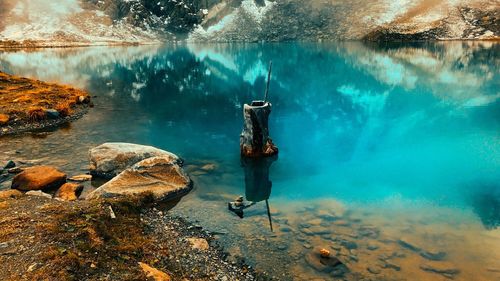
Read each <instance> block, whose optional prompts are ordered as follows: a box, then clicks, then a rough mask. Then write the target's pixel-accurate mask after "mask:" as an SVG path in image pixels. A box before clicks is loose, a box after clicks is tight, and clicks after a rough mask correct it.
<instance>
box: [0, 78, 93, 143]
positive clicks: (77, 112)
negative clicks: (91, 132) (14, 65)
mask: <svg viewBox="0 0 500 281" xmlns="http://www.w3.org/2000/svg"><path fill="white" fill-rule="evenodd" d="M92 106H93V104H92V102H91V101H90V96H89V94H88V93H86V92H85V91H82V90H79V89H75V88H72V87H70V86H65V85H59V84H54V83H46V82H43V81H39V80H35V79H29V78H23V77H18V76H14V75H10V74H7V73H4V72H1V71H0V136H2V135H7V134H15V133H20V132H24V131H33V130H37V129H42V128H46V127H54V126H57V125H60V124H62V123H66V122H68V121H71V120H73V119H76V118H79V117H81V116H82V115H83V114H84V113H86V112H87V109H88V108H89V107H92Z"/></svg>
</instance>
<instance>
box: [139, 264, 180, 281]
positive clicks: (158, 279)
mask: <svg viewBox="0 0 500 281" xmlns="http://www.w3.org/2000/svg"><path fill="white" fill-rule="evenodd" d="M139 266H140V267H141V268H142V271H144V273H145V274H146V277H148V278H152V279H153V280H154V281H171V280H172V279H171V278H170V276H169V275H168V274H166V273H165V272H163V271H160V270H158V269H156V268H154V267H151V266H149V265H147V264H145V263H142V262H139Z"/></svg>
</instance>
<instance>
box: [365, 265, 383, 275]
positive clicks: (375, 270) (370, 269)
mask: <svg viewBox="0 0 500 281" xmlns="http://www.w3.org/2000/svg"><path fill="white" fill-rule="evenodd" d="M366 270H368V272H370V273H373V274H380V272H382V271H381V270H380V269H379V268H376V267H373V266H369V267H367V268H366Z"/></svg>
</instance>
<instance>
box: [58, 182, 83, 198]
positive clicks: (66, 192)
mask: <svg viewBox="0 0 500 281" xmlns="http://www.w3.org/2000/svg"><path fill="white" fill-rule="evenodd" d="M82 190H83V185H80V184H76V183H65V184H63V185H62V186H61V187H60V188H59V190H58V191H57V192H56V195H55V197H56V198H59V199H62V200H66V201H74V200H77V199H78V196H79V195H80V193H81V192H82Z"/></svg>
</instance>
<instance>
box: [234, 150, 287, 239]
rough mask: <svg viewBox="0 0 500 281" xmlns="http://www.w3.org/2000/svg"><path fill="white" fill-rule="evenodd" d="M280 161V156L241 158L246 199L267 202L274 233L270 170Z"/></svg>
mask: <svg viewBox="0 0 500 281" xmlns="http://www.w3.org/2000/svg"><path fill="white" fill-rule="evenodd" d="M277 159H278V156H273V157H265V158H241V165H242V166H243V170H244V171H245V197H246V199H247V200H248V201H252V202H255V203H257V202H261V201H265V202H266V211H267V216H268V218H269V227H270V229H271V231H273V223H272V218H271V212H270V210H269V197H270V196H271V189H272V187H273V183H272V181H271V180H269V168H271V164H272V163H273V162H274V161H276V160H277Z"/></svg>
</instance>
